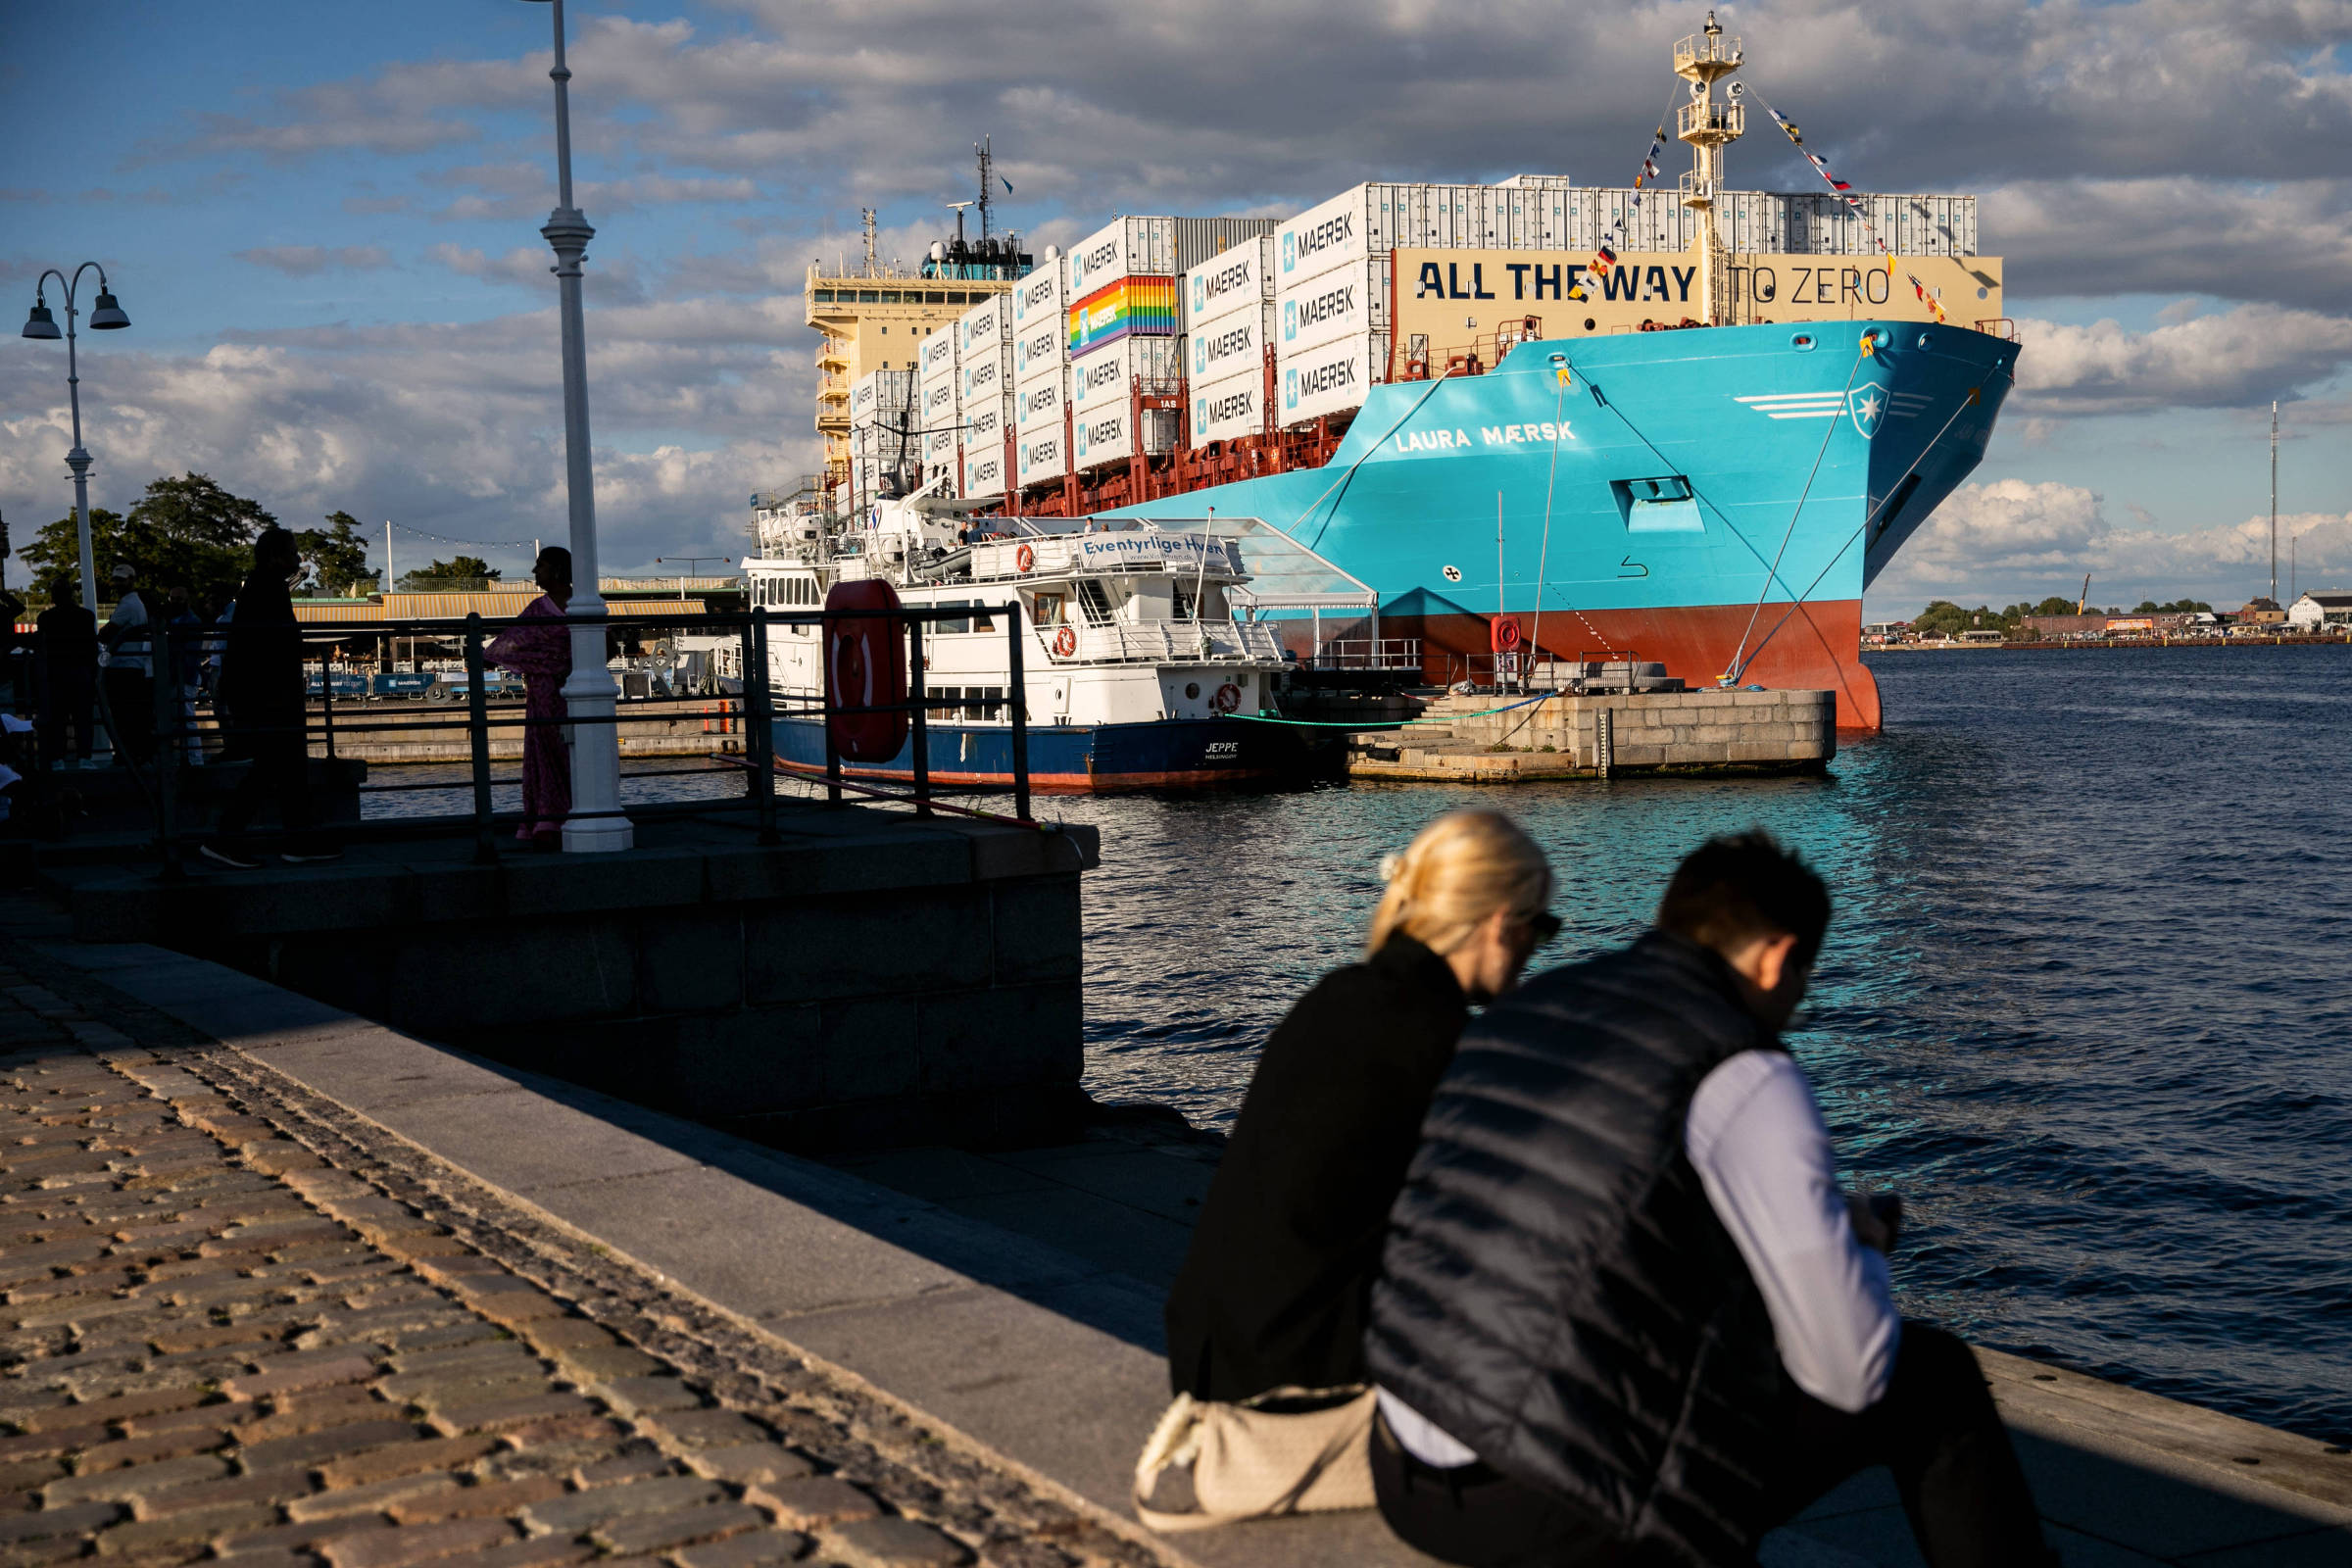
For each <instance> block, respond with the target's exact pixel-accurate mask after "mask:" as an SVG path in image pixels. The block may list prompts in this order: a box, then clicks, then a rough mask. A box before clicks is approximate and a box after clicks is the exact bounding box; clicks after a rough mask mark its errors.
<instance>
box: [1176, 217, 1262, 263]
mask: <svg viewBox="0 0 2352 1568" xmlns="http://www.w3.org/2000/svg"><path fill="white" fill-rule="evenodd" d="M1280 222H1281V220H1280V219H1276V218H1179V219H1178V220H1176V270H1177V271H1179V272H1189V271H1191V270H1193V269H1195V268H1197V267H1201V266H1202V265H1204V264H1205V263H1207V262H1208V260H1209V259H1210V258H1211V257H1214V256H1216V255H1218V254H1219V253H1221V252H1224V251H1228V250H1235V249H1244V248H1247V247H1248V245H1249V242H1250V241H1251V240H1259V239H1262V240H1266V241H1269V242H1271V241H1272V239H1273V237H1274V229H1275V227H1276V225H1277V224H1279V223H1280ZM1270 249H1271V246H1270V244H1269V250H1270Z"/></svg>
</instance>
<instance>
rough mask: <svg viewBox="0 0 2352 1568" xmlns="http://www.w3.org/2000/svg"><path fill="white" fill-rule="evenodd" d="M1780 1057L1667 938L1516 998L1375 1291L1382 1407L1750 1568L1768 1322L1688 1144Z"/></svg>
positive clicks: (1472, 1051)
mask: <svg viewBox="0 0 2352 1568" xmlns="http://www.w3.org/2000/svg"><path fill="white" fill-rule="evenodd" d="M1776 1046H1777V1040H1776V1037H1775V1036H1774V1034H1773V1033H1772V1031H1771V1030H1770V1029H1768V1028H1767V1027H1766V1026H1765V1025H1763V1024H1761V1023H1759V1022H1757V1021H1756V1020H1755V1019H1754V1017H1753V1016H1752V1015H1751V1014H1750V1013H1749V1012H1748V1011H1747V1010H1746V1008H1745V1007H1744V1006H1743V1005H1741V1002H1740V993H1739V990H1738V988H1737V986H1736V984H1735V976H1734V975H1733V973H1732V970H1731V968H1730V966H1729V965H1727V964H1726V963H1725V962H1724V961H1723V960H1722V959H1721V958H1720V957H1718V956H1716V955H1715V954H1714V953H1713V952H1711V951H1709V950H1708V949H1706V948H1702V947H1699V946H1697V945H1696V944H1693V943H1691V942H1686V941H1684V940H1683V939H1682V938H1680V937H1674V936H1667V935H1665V934H1663V933H1659V932H1652V933H1651V934H1650V935H1648V936H1646V937H1643V938H1642V940H1641V941H1640V942H1638V943H1636V944H1635V945H1634V946H1633V947H1631V948H1629V949H1626V950H1624V951H1623V952H1619V953H1612V954H1608V955H1606V956H1601V957H1598V958H1593V959H1591V960H1589V961H1587V962H1584V963H1580V964H1576V965H1573V966H1571V967H1569V968H1565V969H1556V970H1553V971H1552V972H1551V973H1549V974H1545V975H1543V976H1540V977H1538V978H1537V979H1535V980H1533V981H1531V982H1529V983H1528V984H1526V985H1524V986H1522V987H1521V988H1520V989H1519V990H1517V991H1516V992H1514V993H1512V994H1511V995H1510V996H1509V997H1507V998H1505V999H1503V1001H1501V1002H1500V1003H1498V1004H1497V1005H1495V1007H1493V1008H1491V1009H1490V1010H1489V1011H1488V1012H1487V1013H1486V1015H1485V1016H1484V1017H1483V1018H1481V1019H1480V1020H1479V1022H1478V1024H1477V1025H1476V1026H1475V1027H1473V1028H1472V1029H1471V1030H1470V1031H1469V1032H1468V1033H1467V1034H1466V1035H1465V1036H1464V1037H1463V1040H1462V1044H1461V1049H1460V1050H1459V1052H1458V1053H1456V1054H1455V1056H1454V1060H1453V1065H1452V1066H1451V1067H1450V1068H1449V1069H1447V1071H1446V1078H1445V1081H1444V1082H1443V1083H1442V1084H1441V1085H1440V1086H1439V1088H1438V1092H1437V1096H1436V1099H1435V1101H1434V1103H1432V1104H1431V1106H1430V1111H1429V1119H1428V1122H1427V1124H1426V1127H1425V1136H1424V1139H1423V1142H1422V1146H1421V1151H1420V1152H1419V1154H1418V1155H1416V1156H1415V1158H1414V1160H1413V1164H1412V1169H1411V1172H1410V1174H1409V1175H1408V1176H1407V1177H1406V1179H1405V1186H1404V1190H1403V1192H1402V1193H1401V1194H1399V1195H1398V1197H1397V1207H1396V1212H1395V1214H1394V1216H1393V1219H1392V1222H1391V1227H1390V1232H1389V1239H1388V1246H1387V1250H1386V1251H1385V1253H1384V1254H1383V1259H1382V1272H1381V1279H1380V1282H1379V1284H1378V1285H1377V1286H1376V1287H1375V1288H1374V1291H1373V1298H1372V1324H1371V1330H1370V1334H1369V1336H1368V1340H1367V1346H1366V1349H1367V1354H1368V1357H1369V1360H1370V1363H1371V1369H1372V1376H1373V1378H1374V1379H1375V1380H1376V1381H1377V1382H1378V1383H1379V1384H1380V1385H1381V1387H1383V1388H1385V1389H1388V1390H1390V1391H1391V1392H1393V1393H1395V1394H1396V1395H1397V1397H1399V1398H1401V1399H1403V1400H1404V1402H1405V1403H1406V1404H1408V1405H1410V1406H1412V1407H1413V1408H1414V1409H1415V1410H1417V1411H1419V1412H1420V1413H1421V1414H1423V1415H1425V1416H1427V1417H1429V1418H1430V1419H1431V1420H1432V1421H1435V1422H1436V1423H1437V1424H1438V1425H1439V1426H1440V1427H1442V1428H1444V1429H1445V1430H1446V1432H1447V1433H1449V1434H1451V1435H1452V1436H1453V1437H1455V1438H1457V1439H1459V1440H1460V1441H1461V1442H1463V1443H1464V1444H1466V1445H1468V1446H1470V1448H1471V1449H1472V1450H1473V1451H1474V1452H1476V1453H1477V1454H1478V1456H1479V1457H1480V1458H1481V1459H1484V1460H1485V1461H1486V1462H1487V1463H1488V1464H1490V1465H1492V1466H1494V1467H1495V1469H1497V1470H1500V1471H1502V1472H1503V1473H1504V1474H1506V1475H1508V1476H1510V1477H1511V1478H1512V1479H1514V1480H1517V1481H1520V1482H1522V1483H1524V1484H1526V1485H1529V1486H1533V1487H1537V1488H1540V1489H1542V1490H1544V1491H1545V1492H1549V1493H1551V1494H1552V1495H1556V1496H1559V1497H1562V1498H1564V1499H1566V1500H1567V1501H1569V1502H1570V1503H1572V1504H1575V1505H1577V1506H1579V1507H1581V1508H1583V1509H1584V1510H1586V1511H1587V1512H1590V1513H1591V1514H1593V1515H1594V1516H1596V1518H1597V1519H1598V1520H1599V1521H1601V1522H1603V1523H1604V1524H1605V1525H1606V1526H1608V1527H1610V1528H1613V1529H1614V1530H1616V1531H1617V1532H1618V1533H1619V1534H1620V1535H1621V1536H1623V1537H1625V1538H1628V1539H1631V1540H1637V1541H1641V1542H1643V1543H1645V1544H1649V1545H1651V1546H1652V1547H1658V1548H1664V1550H1665V1551H1666V1553H1667V1555H1668V1556H1669V1557H1670V1558H1672V1559H1674V1560H1681V1561H1686V1562H1692V1563H1715V1562H1740V1561H1745V1560H1748V1558H1749V1554H1750V1553H1752V1551H1753V1549H1754V1544H1755V1542H1756V1540H1757V1539H1758V1538H1759V1537H1760V1536H1761V1534H1762V1532H1763V1529H1764V1527H1765V1525H1766V1524H1767V1523H1769V1520H1768V1518H1767V1517H1766V1496H1765V1483H1764V1476H1765V1465H1764V1460H1765V1457H1766V1456H1767V1455H1768V1454H1770V1453H1771V1452H1772V1451H1773V1447H1772V1446H1773V1443H1774V1438H1773V1433H1772V1428H1771V1426H1770V1424H1769V1423H1770V1418H1771V1415H1772V1411H1773V1408H1774V1405H1775V1401H1776V1399H1777V1398H1778V1397H1779V1393H1780V1390H1781V1372H1780V1360H1779V1356H1778V1353H1777V1351H1776V1349H1775V1347H1774V1343H1773V1336H1772V1321H1771V1318H1770V1317H1769V1315H1768V1314H1767V1313H1766V1311H1765V1307H1764V1301H1763V1297H1762V1295H1761V1293H1759V1292H1758V1291H1757V1289H1756V1286H1755V1282H1754V1280H1753V1279H1752V1278H1751V1277H1750V1276H1749V1274H1748V1272H1747V1267H1746V1265H1745V1263H1743V1262H1742V1261H1741V1259H1740V1253H1739V1250H1738V1248H1737V1247H1736V1246H1735V1244H1734V1243H1733V1241H1732V1238H1731V1236H1730V1234H1729V1233H1728V1232H1727V1231H1725V1229H1724V1228H1723V1224H1722V1222H1721V1221H1720V1220H1718V1219H1717V1218H1716V1216H1715V1210H1714V1207H1713V1205H1711V1204H1710V1203H1709V1202H1708V1201H1707V1196H1706V1193H1705V1190H1704V1189H1703V1188H1702V1187H1701V1186H1700V1184H1699V1180H1698V1173H1697V1171H1696V1170H1695V1169H1694V1168H1692V1166H1691V1160H1690V1158H1689V1156H1688V1155H1687V1154H1686V1153H1685V1152H1684V1149H1683V1131H1684V1121H1685V1119H1686V1117H1687V1115H1688V1112H1689V1108H1690V1104H1691V1096H1692V1095H1693V1094H1694V1093H1695V1092H1696V1091H1697V1088H1698V1085H1699V1081H1700V1080H1701V1079H1703V1078H1705V1077H1706V1075H1707V1074H1708V1073H1709V1072H1710V1071H1712V1070H1713V1069H1714V1068H1715V1067H1716V1066H1717V1065H1718V1064H1719V1063H1721V1062H1722V1061H1724V1060H1725V1059H1726V1058H1728V1057H1730V1056H1732V1055H1735V1054H1739V1053H1740V1052H1743V1051H1753V1050H1757V1049H1759V1048H1774V1047H1776Z"/></svg>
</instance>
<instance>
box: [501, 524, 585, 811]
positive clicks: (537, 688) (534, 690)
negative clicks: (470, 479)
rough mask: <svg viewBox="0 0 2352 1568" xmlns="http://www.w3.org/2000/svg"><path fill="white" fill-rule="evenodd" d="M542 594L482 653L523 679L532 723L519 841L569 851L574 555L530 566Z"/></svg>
mask: <svg viewBox="0 0 2352 1568" xmlns="http://www.w3.org/2000/svg"><path fill="white" fill-rule="evenodd" d="M531 580H532V581H533V582H536V583H537V584H538V585H539V587H540V590H541V592H540V595H539V597H538V598H536V599H534V600H532V601H531V602H530V603H529V604H528V605H526V606H524V607H523V611H522V614H521V615H520V616H518V617H517V618H518V619H521V620H524V621H530V622H534V623H535V624H531V625H523V626H510V627H508V628H507V629H506V630H505V631H503V632H501V633H499V634H498V635H497V636H496V637H494V638H492V639H491V641H490V645H489V646H488V647H487V648H485V649H483V650H482V653H483V656H484V659H485V660H486V662H490V663H494V664H497V665H498V666H499V667H500V668H502V669H511V670H513V671H514V672H515V674H517V675H520V676H521V677H522V695H523V704H522V715H523V717H525V718H527V719H531V720H534V721H535V722H533V723H531V724H529V725H528V726H526V727H525V728H524V730H523V732H522V826H521V827H520V828H518V829H516V830H515V837H516V838H517V839H520V840H521V841H522V842H524V843H525V844H528V845H530V846H531V848H533V849H535V850H543V851H553V850H560V849H562V848H563V847H564V818H565V817H566V816H569V815H570V814H571V754H570V749H569V748H568V747H567V746H565V744H564V730H565V727H566V726H565V725H564V723H563V722H562V720H563V719H564V718H565V717H567V716H568V715H569V713H570V711H571V710H570V708H569V707H568V706H567V705H566V704H565V703H564V681H565V680H566V679H568V678H569V677H570V675H571V628H570V627H569V626H568V625H565V624H564V606H566V605H568V604H570V603H571V552H570V551H568V550H566V549H564V547H563V546H562V545H549V546H548V547H547V548H546V549H545V550H542V551H540V552H539V559H538V560H537V561H535V562H533V563H532V564H531Z"/></svg>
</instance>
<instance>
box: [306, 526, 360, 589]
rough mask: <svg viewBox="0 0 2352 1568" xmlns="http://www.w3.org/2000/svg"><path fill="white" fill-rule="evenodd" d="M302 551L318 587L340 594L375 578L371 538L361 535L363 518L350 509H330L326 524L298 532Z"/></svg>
mask: <svg viewBox="0 0 2352 1568" xmlns="http://www.w3.org/2000/svg"><path fill="white" fill-rule="evenodd" d="M294 543H295V545H296V547H297V548H299V549H300V550H301V551H302V564H303V570H304V572H305V573H306V574H307V576H308V578H309V581H310V583H311V585H313V586H314V587H316V588H317V589H318V591H319V592H321V593H324V594H327V595H330V596H332V597H336V598H340V597H343V596H344V595H347V594H349V593H350V592H351V591H352V590H353V589H354V588H355V587H357V586H358V585H360V584H362V583H368V582H372V581H373V578H372V577H371V576H370V574H369V572H368V541H367V540H366V539H363V538H362V537H361V536H360V519H359V518H357V517H355V516H353V515H351V514H350V513H348V512H330V513H328V514H327V515H326V526H325V527H323V528H304V529H302V530H301V531H300V532H298V533H296V534H295V535H294Z"/></svg>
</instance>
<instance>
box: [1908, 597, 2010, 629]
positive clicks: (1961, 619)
mask: <svg viewBox="0 0 2352 1568" xmlns="http://www.w3.org/2000/svg"><path fill="white" fill-rule="evenodd" d="M1980 617H1983V618H1984V619H1987V620H1993V621H1997V620H1998V619H1999V617H1998V616H1996V615H1994V614H1993V613H1992V611H1991V610H1990V609H1989V608H1987V607H1985V606H1984V605H1979V606H1978V607H1977V608H1976V609H1974V610H1963V609H1961V608H1960V607H1959V606H1958V605H1955V604H1953V603H1952V602H1951V601H1950V600H1949V599H1938V600H1936V601H1934V602H1933V603H1931V604H1930V605H1929V606H1928V608H1927V609H1925V610H1923V611H1921V612H1920V613H1919V614H1918V615H1917V616H1915V617H1914V618H1913V619H1912V622H1911V626H1912V629H1913V630H1914V631H1916V632H1918V633H1919V634H1920V635H1921V636H1922V637H1957V636H1959V635H1960V634H1961V633H1962V632H1964V631H1974V630H1977V629H1978V628H1979V626H1980V624H1981V621H1980Z"/></svg>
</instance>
